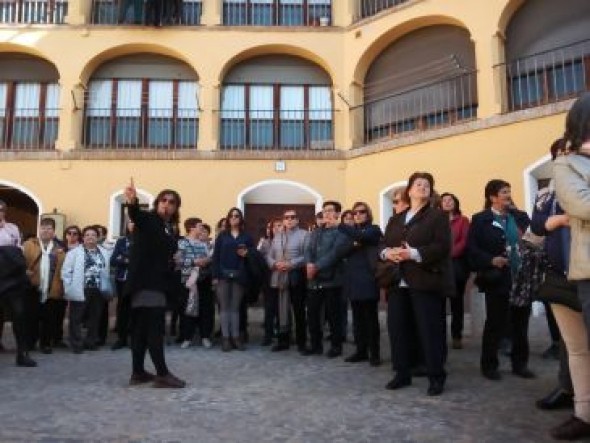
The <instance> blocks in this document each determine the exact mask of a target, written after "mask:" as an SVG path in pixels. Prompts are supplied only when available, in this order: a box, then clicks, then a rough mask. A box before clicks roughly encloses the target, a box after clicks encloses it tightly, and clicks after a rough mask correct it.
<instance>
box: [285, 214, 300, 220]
mask: <svg viewBox="0 0 590 443" xmlns="http://www.w3.org/2000/svg"><path fill="white" fill-rule="evenodd" d="M296 218H297V216H296V215H285V216H284V217H283V219H284V220H295V219H296Z"/></svg>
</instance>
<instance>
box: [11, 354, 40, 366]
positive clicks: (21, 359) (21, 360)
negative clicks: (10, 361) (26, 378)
mask: <svg viewBox="0 0 590 443" xmlns="http://www.w3.org/2000/svg"><path fill="white" fill-rule="evenodd" d="M16 365H17V366H21V367H23V368H34V367H35V366H37V362H36V361H35V360H33V359H32V358H31V357H29V353H28V352H19V353H18V354H16Z"/></svg>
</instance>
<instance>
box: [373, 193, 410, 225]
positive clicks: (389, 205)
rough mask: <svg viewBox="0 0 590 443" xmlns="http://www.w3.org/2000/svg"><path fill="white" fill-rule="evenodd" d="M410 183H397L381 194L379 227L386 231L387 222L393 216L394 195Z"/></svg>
mask: <svg viewBox="0 0 590 443" xmlns="http://www.w3.org/2000/svg"><path fill="white" fill-rule="evenodd" d="M407 184H408V183H407V182H406V181H399V182H395V183H393V184H391V185H389V186H387V187H386V188H384V189H383V190H382V191H381V192H380V193H379V225H380V226H381V229H382V230H385V226H387V221H388V220H389V218H390V217H391V216H392V215H393V202H392V198H393V194H394V193H395V191H397V190H398V189H400V188H404V187H405V186H406V185H407Z"/></svg>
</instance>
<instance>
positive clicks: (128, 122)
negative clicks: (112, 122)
mask: <svg viewBox="0 0 590 443" xmlns="http://www.w3.org/2000/svg"><path fill="white" fill-rule="evenodd" d="M140 129H141V120H140V119H139V118H131V117H124V118H117V136H116V141H115V142H116V144H117V147H138V146H139V145H140V144H141V143H140V140H141V138H140V135H141V132H140Z"/></svg>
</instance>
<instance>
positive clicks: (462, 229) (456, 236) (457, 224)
mask: <svg viewBox="0 0 590 443" xmlns="http://www.w3.org/2000/svg"><path fill="white" fill-rule="evenodd" d="M451 231H452V233H453V250H452V252H451V257H452V258H460V257H462V256H463V255H465V249H466V248H467V236H468V235H469V219H468V218H467V217H465V216H464V215H457V216H455V217H454V218H453V219H452V220H451Z"/></svg>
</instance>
